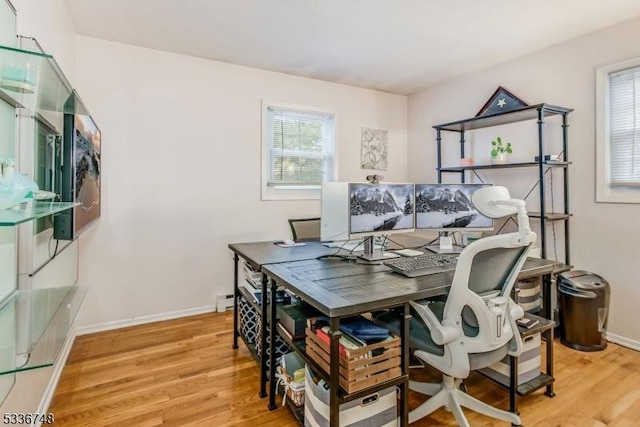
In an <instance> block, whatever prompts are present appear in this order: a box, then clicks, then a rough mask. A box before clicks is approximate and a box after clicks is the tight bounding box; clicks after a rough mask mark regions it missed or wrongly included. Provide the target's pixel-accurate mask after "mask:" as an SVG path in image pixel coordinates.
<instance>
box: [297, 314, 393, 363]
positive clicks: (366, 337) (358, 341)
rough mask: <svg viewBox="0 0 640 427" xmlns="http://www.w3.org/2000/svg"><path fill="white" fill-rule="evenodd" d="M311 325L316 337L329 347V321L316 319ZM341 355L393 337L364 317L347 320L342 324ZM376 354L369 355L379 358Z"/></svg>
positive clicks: (387, 331) (386, 330) (321, 318)
mask: <svg viewBox="0 0 640 427" xmlns="http://www.w3.org/2000/svg"><path fill="white" fill-rule="evenodd" d="M312 322H313V327H311V326H312V325H311V323H310V324H309V326H310V329H312V330H313V331H314V332H315V333H316V335H317V336H318V337H319V338H320V340H322V341H323V342H324V343H325V344H327V345H329V343H330V342H331V340H330V338H329V324H328V319H326V318H324V317H316V318H314V319H313V320H312ZM340 332H342V335H341V336H340V355H341V356H345V354H346V353H347V351H348V350H357V349H361V348H363V347H366V346H368V345H371V344H375V343H379V342H384V341H389V340H392V339H393V337H392V336H391V335H390V334H389V330H388V329H386V328H383V327H381V326H378V325H376V324H375V323H373V322H372V321H370V320H368V319H365V318H364V317H356V318H352V319H347V320H344V321H342V322H341V324H340ZM377 355H378V354H376V352H375V351H374V352H372V353H371V354H368V356H370V357H372V356H377Z"/></svg>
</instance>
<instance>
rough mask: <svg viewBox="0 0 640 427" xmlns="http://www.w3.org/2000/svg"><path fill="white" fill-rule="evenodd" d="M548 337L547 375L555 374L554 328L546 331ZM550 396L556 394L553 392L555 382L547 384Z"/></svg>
mask: <svg viewBox="0 0 640 427" xmlns="http://www.w3.org/2000/svg"><path fill="white" fill-rule="evenodd" d="M545 334H546V336H545V338H546V339H547V375H549V376H550V377H552V378H554V376H553V328H551V329H549V330H548V331H546V332H545ZM544 394H546V395H547V396H549V397H553V396H555V395H556V394H555V393H554V392H553V382H552V383H551V384H549V385H548V386H547V390H546V391H545V392H544Z"/></svg>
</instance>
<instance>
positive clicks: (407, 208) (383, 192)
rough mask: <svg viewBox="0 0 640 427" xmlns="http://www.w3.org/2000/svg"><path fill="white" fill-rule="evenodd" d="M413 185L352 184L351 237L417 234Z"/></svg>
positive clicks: (350, 191)
mask: <svg viewBox="0 0 640 427" xmlns="http://www.w3.org/2000/svg"><path fill="white" fill-rule="evenodd" d="M414 227H415V224H414V185H413V184H356V183H351V184H349V234H350V235H372V234H391V233H397V232H402V231H413V229H414Z"/></svg>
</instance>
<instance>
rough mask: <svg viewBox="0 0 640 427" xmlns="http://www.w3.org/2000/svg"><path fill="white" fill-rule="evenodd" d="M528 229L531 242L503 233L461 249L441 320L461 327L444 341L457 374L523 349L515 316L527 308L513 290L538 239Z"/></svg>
mask: <svg viewBox="0 0 640 427" xmlns="http://www.w3.org/2000/svg"><path fill="white" fill-rule="evenodd" d="M529 233H530V234H529V238H528V239H526V241H528V242H529V243H528V244H526V243H525V244H523V243H521V242H522V235H521V234H519V233H509V234H501V235H497V236H490V237H485V238H483V239H479V240H477V241H474V242H472V243H471V244H470V245H469V246H467V247H466V248H465V249H464V250H463V251H462V252H461V253H460V255H459V257H458V264H457V266H456V271H455V274H454V277H453V282H452V284H451V290H450V291H449V295H448V296H447V301H446V303H445V306H444V312H443V318H442V324H443V325H445V326H454V327H457V328H458V329H459V330H460V331H461V334H460V337H459V338H458V339H457V340H456V341H455V342H452V343H450V344H448V345H447V346H445V347H446V349H445V353H448V354H449V355H448V358H450V361H451V365H450V366H451V367H452V369H453V371H452V374H453V375H454V376H459V377H462V378H464V377H465V376H466V375H468V371H469V370H470V369H479V368H481V367H485V366H488V365H489V364H491V363H495V362H496V361H498V360H500V359H502V357H504V356H505V355H506V354H507V353H509V354H513V355H519V354H520V352H521V349H522V340H521V338H520V334H519V333H518V329H517V324H516V323H515V320H516V319H518V318H520V317H521V316H522V314H523V311H522V309H521V308H520V307H519V306H518V305H517V304H516V303H515V302H514V301H513V300H512V299H511V297H510V292H511V290H512V289H513V285H514V283H515V281H516V279H517V276H518V274H519V273H520V270H521V269H522V266H523V265H524V262H525V261H526V258H527V253H528V252H529V249H530V248H531V246H532V245H533V244H534V243H535V240H536V235H535V233H533V232H529ZM465 372H466V373H467V374H466V375H464V374H465Z"/></svg>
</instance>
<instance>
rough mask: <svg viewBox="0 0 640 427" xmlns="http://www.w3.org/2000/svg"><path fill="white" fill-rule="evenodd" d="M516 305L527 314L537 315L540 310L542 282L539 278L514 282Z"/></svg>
mask: <svg viewBox="0 0 640 427" xmlns="http://www.w3.org/2000/svg"><path fill="white" fill-rule="evenodd" d="M515 287H516V297H515V301H516V303H517V304H518V305H519V306H520V307H522V309H523V310H524V311H526V312H529V313H537V312H539V311H540V309H541V308H542V281H541V279H540V278H539V277H536V278H532V279H524V280H518V281H517V282H516V286H515Z"/></svg>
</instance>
